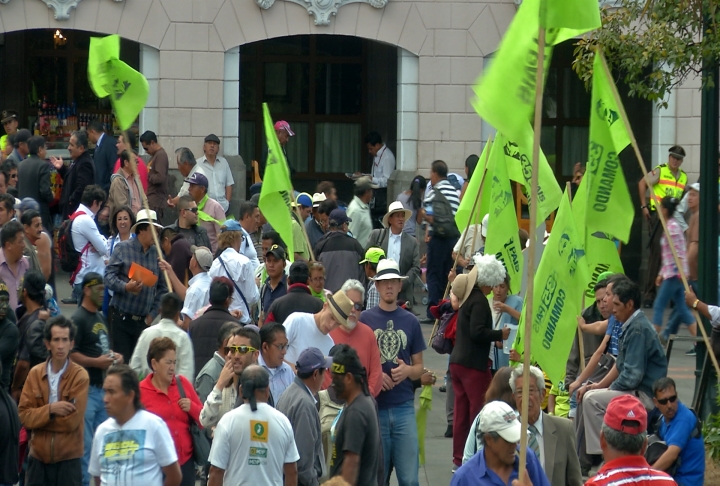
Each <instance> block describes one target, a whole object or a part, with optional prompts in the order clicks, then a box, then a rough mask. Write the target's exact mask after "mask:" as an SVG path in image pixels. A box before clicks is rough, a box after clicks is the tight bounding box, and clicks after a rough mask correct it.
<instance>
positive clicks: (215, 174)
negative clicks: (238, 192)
mask: <svg viewBox="0 0 720 486" xmlns="http://www.w3.org/2000/svg"><path fill="white" fill-rule="evenodd" d="M196 162H197V163H198V164H200V167H202V172H203V174H205V177H207V179H208V183H209V187H208V195H209V196H210V198H212V199H215V200H216V201H217V202H219V203H220V206H222V208H223V210H224V211H227V210H228V206H229V205H230V203H229V202H228V200H227V199H226V198H225V188H226V187H229V186H232V185H234V184H235V180H234V179H233V176H232V172H231V171H230V164H228V161H227V160H225V157H220V156H219V155H218V156H216V157H215V165H213V164H211V163H210V162H208V159H207V157H205V156H204V155H203V156H202V157H200V158H199V159H197V160H196Z"/></svg>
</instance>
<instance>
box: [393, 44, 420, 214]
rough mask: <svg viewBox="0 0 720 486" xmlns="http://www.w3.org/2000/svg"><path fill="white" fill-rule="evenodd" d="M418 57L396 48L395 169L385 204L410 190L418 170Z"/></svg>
mask: <svg viewBox="0 0 720 486" xmlns="http://www.w3.org/2000/svg"><path fill="white" fill-rule="evenodd" d="M418 76H419V58H418V57H417V56H416V55H415V54H413V53H411V52H409V51H407V50H405V49H403V48H401V47H398V75H397V82H398V88H397V89H398V95H397V103H398V116H397V144H396V146H397V153H396V154H395V160H396V166H395V172H393V175H392V177H391V178H390V181H388V205H389V203H390V202H392V201H394V200H395V198H397V195H398V194H400V192H402V191H404V190H406V189H408V188H409V187H410V182H411V181H412V179H413V177H415V174H416V173H417V167H418V90H419V86H418Z"/></svg>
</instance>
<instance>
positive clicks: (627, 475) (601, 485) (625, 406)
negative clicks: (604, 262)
mask: <svg viewBox="0 0 720 486" xmlns="http://www.w3.org/2000/svg"><path fill="white" fill-rule="evenodd" d="M638 293H640V292H639V291H638ZM600 445H601V447H602V455H603V459H605V463H604V464H603V465H602V467H601V468H600V470H598V473H597V476H595V477H593V478H590V479H589V480H588V481H587V482H586V483H585V486H609V485H613V484H617V485H620V484H634V485H647V486H650V485H655V484H657V485H661V484H662V485H668V486H671V485H674V484H676V483H675V481H673V480H672V478H671V477H670V476H669V475H668V474H667V473H664V472H662V471H658V470H656V469H653V468H651V467H650V465H649V464H648V463H647V461H646V460H645V457H643V455H644V454H645V449H646V448H647V411H646V410H645V405H643V404H642V403H641V402H640V400H638V399H637V398H635V397H634V396H632V395H620V396H617V397H615V398H613V399H612V400H610V403H608V406H607V413H605V416H604V417H603V422H602V431H601V432H600ZM694 484H702V483H694Z"/></svg>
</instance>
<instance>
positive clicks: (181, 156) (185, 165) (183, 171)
mask: <svg viewBox="0 0 720 486" xmlns="http://www.w3.org/2000/svg"><path fill="white" fill-rule="evenodd" d="M175 162H176V163H177V168H178V171H180V175H182V176H183V179H188V178H190V177H192V176H193V174H195V172H199V173H201V174H203V169H202V167H200V166H199V165H198V164H197V162H195V155H194V154H193V153H192V150H190V149H189V148H187V147H180V148H179V149H177V150H175ZM189 194H190V183H188V182H183V185H182V186H180V190H179V191H178V195H177V196H175V197H170V196H168V200H167V203H168V206H170V207H171V208H173V207H175V205H177V203H178V201H179V200H180V198H181V197H182V196H187V195H189Z"/></svg>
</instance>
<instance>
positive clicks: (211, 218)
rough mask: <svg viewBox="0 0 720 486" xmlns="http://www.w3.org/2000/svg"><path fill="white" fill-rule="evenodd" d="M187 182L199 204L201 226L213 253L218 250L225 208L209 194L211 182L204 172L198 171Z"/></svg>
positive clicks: (191, 194)
mask: <svg viewBox="0 0 720 486" xmlns="http://www.w3.org/2000/svg"><path fill="white" fill-rule="evenodd" d="M185 182H187V183H188V184H189V189H188V190H189V192H190V196H191V197H192V198H193V200H194V201H195V203H196V204H197V209H198V212H197V216H198V219H199V220H200V226H202V227H203V228H205V231H206V232H207V234H208V239H209V240H210V248H211V249H212V251H213V254H214V253H215V252H216V251H217V237H218V235H219V234H220V226H222V225H223V223H224V222H225V210H224V209H223V208H222V206H221V205H220V203H219V202H217V201H216V200H215V199H212V198H211V197H210V196H209V195H208V187H210V182H209V181H208V178H207V177H205V175H204V174H201V173H200V172H196V173H194V174H193V175H191V176H190V177H188V178H187V179H185Z"/></svg>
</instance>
